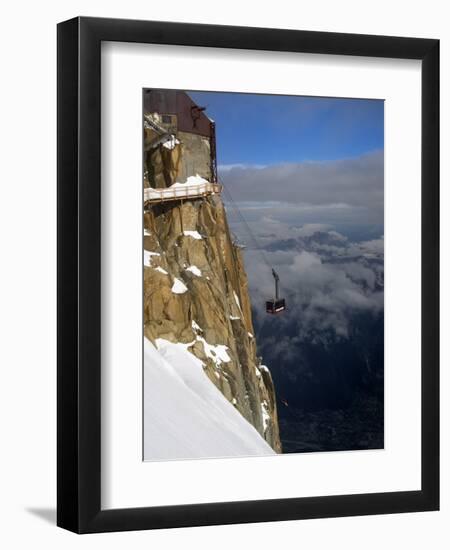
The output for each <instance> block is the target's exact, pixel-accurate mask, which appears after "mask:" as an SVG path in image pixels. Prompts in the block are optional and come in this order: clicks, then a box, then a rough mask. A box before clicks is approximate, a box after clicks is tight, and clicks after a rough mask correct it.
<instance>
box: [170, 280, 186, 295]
mask: <svg viewBox="0 0 450 550" xmlns="http://www.w3.org/2000/svg"><path fill="white" fill-rule="evenodd" d="M172 292H173V293H174V294H184V293H185V292H187V286H186V285H185V284H184V283H183V281H180V279H177V278H176V277H175V278H174V282H173V285H172Z"/></svg>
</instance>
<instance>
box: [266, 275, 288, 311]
mask: <svg viewBox="0 0 450 550" xmlns="http://www.w3.org/2000/svg"><path fill="white" fill-rule="evenodd" d="M272 275H273V278H274V279H275V298H272V300H267V302H266V313H270V314H271V315H276V314H277V313H281V312H282V311H284V310H285V309H286V301H285V299H284V298H280V297H279V296H278V283H279V282H280V277H278V273H277V272H276V271H275V269H273V268H272Z"/></svg>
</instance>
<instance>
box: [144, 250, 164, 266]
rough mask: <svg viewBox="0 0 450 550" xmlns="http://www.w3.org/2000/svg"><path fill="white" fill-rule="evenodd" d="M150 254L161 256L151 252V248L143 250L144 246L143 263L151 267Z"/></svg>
mask: <svg viewBox="0 0 450 550" xmlns="http://www.w3.org/2000/svg"><path fill="white" fill-rule="evenodd" d="M152 256H161V254H158V252H152V251H151V250H145V248H144V265H145V266H146V267H152Z"/></svg>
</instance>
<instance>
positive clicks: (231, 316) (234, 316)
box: [230, 315, 240, 321]
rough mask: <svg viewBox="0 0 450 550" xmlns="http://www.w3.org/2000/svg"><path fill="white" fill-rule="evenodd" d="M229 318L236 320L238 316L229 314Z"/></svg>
mask: <svg viewBox="0 0 450 550" xmlns="http://www.w3.org/2000/svg"><path fill="white" fill-rule="evenodd" d="M230 319H231V320H232V321H237V320H238V319H240V317H238V316H236V315H230Z"/></svg>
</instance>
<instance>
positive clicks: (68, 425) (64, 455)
mask: <svg viewBox="0 0 450 550" xmlns="http://www.w3.org/2000/svg"><path fill="white" fill-rule="evenodd" d="M102 41H117V42H142V43H152V44H171V45H185V46H205V47H212V48H214V47H220V48H239V49H248V50H271V51H284V52H304V53H315V54H336V55H351V56H367V57H382V58H404V59H419V60H421V61H422V174H421V178H422V191H421V193H422V243H421V250H422V272H421V276H422V296H421V305H422V319H421V326H422V333H421V338H422V341H421V344H422V357H421V361H422V363H421V369H422V375H421V382H422V390H421V391H422V393H421V407H422V412H421V414H422V427H421V430H422V434H421V435H422V442H421V445H422V451H421V460H422V462H421V468H422V472H421V476H422V486H421V487H422V488H421V490H420V491H406V492H388V493H370V494H344V495H339V496H320V497H307V498H283V499H274V500H257V501H245V502H215V503H207V504H195V505H176V506H158V507H148V508H132V509H113V510H102V509H101V500H100V495H101V479H100V478H101V463H100V456H101V447H100V445H101V418H100V390H101V369H100V353H101V352H100V335H101V315H100V307H101V303H100V302H101V300H100V295H101V292H100V291H101V276H100V262H101V260H100V246H101V244H100V243H101V238H100V237H101V235H100V198H101V197H100V166H101V158H100V124H101V121H100V111H101V109H100V106H101V105H100V102H101V94H100V68H101V67H100V64H101V62H100V49H101V42H102ZM57 65H58V128H57V133H58V136H57V138H58V201H57V203H58V355H57V357H58V383H57V386H58V388H57V389H58V408H57V418H58V423H57V426H58V428H57V435H58V459H57V466H58V474H57V483H58V491H57V499H58V504H57V524H58V525H59V526H60V527H63V528H66V529H69V530H71V531H74V532H76V533H94V532H105V531H123V530H136V529H155V528H168V527H186V526H195V525H216V524H230V523H248V522H265V521H278V520H293V519H306V518H323V517H336V516H352V515H367V514H387V513H397V512H419V511H428V510H438V509H439V41H438V40H434V39H417V38H399V37H389V36H368V35H356V34H337V33H325V32H310V31H296V30H279V29H264V28H248V27H227V26H218V25H201V24H184V23H183V24H181V23H170V22H154V21H133V20H120V19H102V18H88V17H77V18H75V19H71V20H69V21H65V22H63V23H60V24H59V25H58V63H57ZM405 131H407V130H406V129H405Z"/></svg>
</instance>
